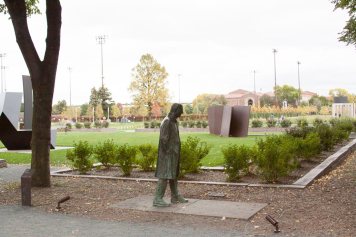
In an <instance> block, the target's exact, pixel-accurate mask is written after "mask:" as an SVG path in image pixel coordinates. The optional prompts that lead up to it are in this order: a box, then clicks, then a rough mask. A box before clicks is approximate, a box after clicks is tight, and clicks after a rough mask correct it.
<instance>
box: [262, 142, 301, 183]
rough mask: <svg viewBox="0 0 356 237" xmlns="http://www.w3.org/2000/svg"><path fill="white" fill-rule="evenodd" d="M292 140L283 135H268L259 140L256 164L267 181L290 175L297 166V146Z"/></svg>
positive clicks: (275, 180) (274, 180)
mask: <svg viewBox="0 0 356 237" xmlns="http://www.w3.org/2000/svg"><path fill="white" fill-rule="evenodd" d="M286 140H287V141H288V142H286ZM290 141H291V140H288V139H286V136H283V135H282V136H276V135H273V136H267V137H266V139H265V140H258V141H257V156H256V159H255V164H256V165H257V167H258V175H260V176H261V177H262V178H263V179H264V180H266V181H267V182H277V181H278V179H279V178H280V177H283V176H286V175H288V174H289V172H290V171H292V170H293V169H295V168H296V163H295V158H296V154H295V149H296V148H295V147H294V144H293V143H292V142H290Z"/></svg>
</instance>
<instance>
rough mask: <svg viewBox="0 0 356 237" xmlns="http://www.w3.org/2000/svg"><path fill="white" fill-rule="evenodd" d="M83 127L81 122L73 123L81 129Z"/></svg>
mask: <svg viewBox="0 0 356 237" xmlns="http://www.w3.org/2000/svg"><path fill="white" fill-rule="evenodd" d="M82 127H83V124H81V123H75V128H77V129H81V128H82Z"/></svg>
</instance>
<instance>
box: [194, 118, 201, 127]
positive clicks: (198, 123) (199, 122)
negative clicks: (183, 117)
mask: <svg viewBox="0 0 356 237" xmlns="http://www.w3.org/2000/svg"><path fill="white" fill-rule="evenodd" d="M195 126H196V127H197V128H201V127H202V122H201V121H200V120H198V121H197V122H196V123H195Z"/></svg>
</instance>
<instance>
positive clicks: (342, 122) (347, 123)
mask: <svg viewBox="0 0 356 237" xmlns="http://www.w3.org/2000/svg"><path fill="white" fill-rule="evenodd" d="M333 127H335V128H337V129H340V130H343V131H346V132H349V133H350V132H352V130H353V124H352V120H351V119H339V120H336V121H335V123H334V125H333Z"/></svg>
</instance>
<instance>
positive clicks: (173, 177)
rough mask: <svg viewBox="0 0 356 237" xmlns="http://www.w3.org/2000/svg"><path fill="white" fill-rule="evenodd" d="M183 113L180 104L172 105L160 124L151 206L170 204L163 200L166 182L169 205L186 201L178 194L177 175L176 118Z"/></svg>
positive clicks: (177, 139) (177, 142)
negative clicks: (169, 197)
mask: <svg viewBox="0 0 356 237" xmlns="http://www.w3.org/2000/svg"><path fill="white" fill-rule="evenodd" d="M182 113H183V106H182V105H181V104H176V103H175V104H173V105H172V107H171V111H170V112H169V114H168V116H167V117H165V118H164V119H163V121H162V123H161V128H160V136H159V144H158V160H157V168H156V174H155V176H156V177H157V178H158V185H157V189H156V194H155V198H154V200H153V206H156V207H168V206H169V205H170V204H169V203H166V202H165V201H164V200H163V196H164V193H165V191H166V187H167V182H168V181H169V187H170V189H171V203H185V202H188V200H186V199H184V198H183V197H182V196H181V195H180V194H179V193H178V187H177V186H178V181H177V178H178V174H179V159H180V138H179V130H178V122H177V118H179V117H180V116H181V115H182Z"/></svg>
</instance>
